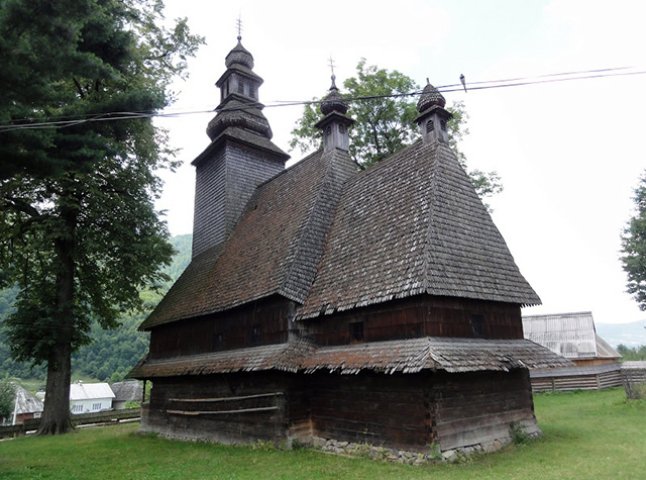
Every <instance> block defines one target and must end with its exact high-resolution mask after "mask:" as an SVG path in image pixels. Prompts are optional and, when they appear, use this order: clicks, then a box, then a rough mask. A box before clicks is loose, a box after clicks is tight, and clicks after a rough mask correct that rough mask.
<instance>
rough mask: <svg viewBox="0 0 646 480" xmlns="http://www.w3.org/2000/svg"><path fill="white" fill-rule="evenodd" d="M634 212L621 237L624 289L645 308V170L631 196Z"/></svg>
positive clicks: (640, 306) (641, 307) (642, 308)
mask: <svg viewBox="0 0 646 480" xmlns="http://www.w3.org/2000/svg"><path fill="white" fill-rule="evenodd" d="M633 201H634V202H635V208H636V212H635V215H634V216H633V217H632V218H631V219H630V221H629V222H628V225H627V226H626V228H625V229H624V232H623V235H622V237H621V241H622V253H623V255H622V257H621V261H622V263H623V268H624V271H625V272H626V274H627V275H628V283H627V284H626V290H627V291H628V293H630V294H631V295H632V296H633V298H634V299H635V300H636V301H637V304H638V305H639V308H640V309H641V310H646V172H644V173H643V174H642V177H641V179H640V180H639V185H638V186H637V188H636V189H635V195H634V197H633Z"/></svg>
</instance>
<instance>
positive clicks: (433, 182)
mask: <svg viewBox="0 0 646 480" xmlns="http://www.w3.org/2000/svg"><path fill="white" fill-rule="evenodd" d="M434 147H435V148H434V150H435V152H437V149H438V146H437V145H434ZM438 157H439V155H434V156H433V157H432V162H433V163H435V165H431V166H430V169H431V175H430V177H429V178H430V182H429V183H430V185H429V188H430V192H431V195H430V199H429V212H428V222H427V224H426V235H425V238H424V242H425V243H424V258H423V260H422V268H423V269H424V270H423V280H422V281H423V285H422V288H423V289H424V292H426V293H429V290H430V285H431V279H430V275H431V274H430V266H431V261H430V256H431V255H432V253H431V245H432V242H431V234H432V232H433V230H434V225H435V211H436V209H435V203H436V199H437V195H438V189H437V172H436V169H437V167H438V166H437V162H438ZM435 263H437V262H435Z"/></svg>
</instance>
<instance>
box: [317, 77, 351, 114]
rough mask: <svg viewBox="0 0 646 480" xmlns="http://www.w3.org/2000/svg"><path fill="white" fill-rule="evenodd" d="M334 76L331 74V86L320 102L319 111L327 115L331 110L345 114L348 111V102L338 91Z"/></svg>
mask: <svg viewBox="0 0 646 480" xmlns="http://www.w3.org/2000/svg"><path fill="white" fill-rule="evenodd" d="M335 80H336V77H335V76H334V75H332V86H331V87H330V93H328V94H327V95H326V96H325V98H324V99H323V101H322V102H321V113H322V114H323V115H327V114H328V113H332V112H339V113H342V114H345V113H346V112H347V111H348V104H347V102H346V101H345V100H343V97H342V96H341V94H340V93H339V89H338V88H337V86H336V83H335Z"/></svg>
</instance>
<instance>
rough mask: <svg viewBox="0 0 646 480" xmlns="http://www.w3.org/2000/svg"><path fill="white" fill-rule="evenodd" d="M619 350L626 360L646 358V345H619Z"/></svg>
mask: <svg viewBox="0 0 646 480" xmlns="http://www.w3.org/2000/svg"><path fill="white" fill-rule="evenodd" d="M617 352H619V354H620V355H621V357H622V360H624V361H638V360H646V345H640V346H639V347H628V346H626V345H621V344H620V345H617Z"/></svg>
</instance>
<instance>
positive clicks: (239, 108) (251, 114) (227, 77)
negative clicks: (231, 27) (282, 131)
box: [206, 35, 272, 140]
mask: <svg viewBox="0 0 646 480" xmlns="http://www.w3.org/2000/svg"><path fill="white" fill-rule="evenodd" d="M224 64H225V65H226V67H227V69H226V71H225V72H224V73H223V74H222V76H221V77H220V78H219V79H218V81H217V82H216V83H215V85H216V86H217V87H218V88H219V89H220V104H219V105H218V106H217V108H216V109H215V111H216V112H218V113H217V115H216V116H215V118H213V120H211V121H210V122H209V124H208V126H207V128H206V133H207V135H208V136H209V138H210V139H211V140H214V139H215V138H217V137H218V136H219V135H220V134H221V133H222V132H223V131H224V130H226V129H227V128H228V127H238V128H242V129H244V130H247V131H251V132H253V133H255V134H257V135H260V136H262V137H265V138H267V139H271V137H272V132H271V128H270V127H269V122H268V121H267V119H266V118H265V116H264V115H263V114H262V109H263V108H264V105H263V104H262V103H260V102H259V101H258V89H259V88H260V85H262V83H263V79H262V78H261V77H259V76H258V75H256V73H254V71H253V65H254V63H253V55H251V53H250V52H249V50H247V49H246V48H244V47H243V46H242V37H241V36H240V35H238V44H237V45H236V46H235V47H233V49H232V50H231V51H230V52H229V53H228V54H227V56H226V58H225V60H224Z"/></svg>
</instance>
